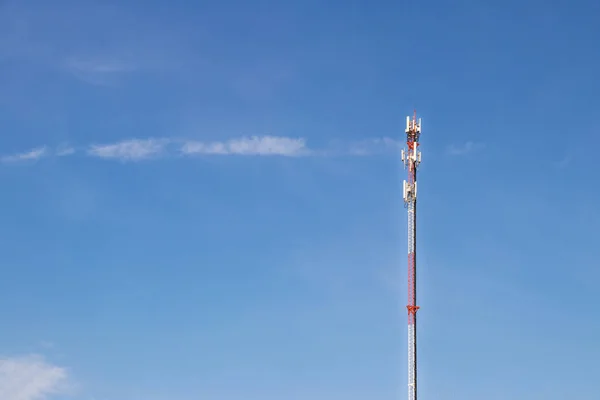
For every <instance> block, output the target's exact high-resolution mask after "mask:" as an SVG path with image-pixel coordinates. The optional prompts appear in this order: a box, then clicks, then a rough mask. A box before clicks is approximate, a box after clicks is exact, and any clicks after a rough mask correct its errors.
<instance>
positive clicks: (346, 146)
mask: <svg viewBox="0 0 600 400" xmlns="http://www.w3.org/2000/svg"><path fill="white" fill-rule="evenodd" d="M401 146H402V143H400V142H398V141H395V140H393V139H390V138H377V139H369V140H363V141H355V142H339V141H338V142H331V143H330V144H329V145H328V146H325V147H322V148H311V147H309V146H308V144H307V140H306V139H305V138H302V137H285V136H245V137H241V138H233V139H229V140H224V141H199V140H181V139H166V138H148V139H127V140H122V141H118V142H115V143H104V144H90V145H87V146H84V147H77V148H76V147H72V146H67V145H64V144H63V145H60V146H56V147H47V146H43V147H38V148H35V149H32V150H29V151H27V152H24V153H19V154H13V155H7V156H4V157H0V160H1V161H2V162H4V163H16V162H24V161H35V160H38V159H40V158H42V157H46V156H48V157H66V156H71V155H74V154H83V155H84V156H88V157H93V158H101V159H106V160H118V161H131V162H133V161H143V160H149V159H156V158H159V157H168V156H181V155H183V156H187V157H193V156H280V157H305V156H318V157H335V156H369V155H377V154H383V153H388V152H395V151H397V150H399V149H400V147H401Z"/></svg>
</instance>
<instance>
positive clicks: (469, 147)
mask: <svg viewBox="0 0 600 400" xmlns="http://www.w3.org/2000/svg"><path fill="white" fill-rule="evenodd" d="M484 147H485V145H484V144H483V143H475V142H472V141H468V142H465V143H463V144H461V145H456V144H452V145H450V146H448V147H447V148H446V153H447V154H449V155H451V156H464V155H466V154H469V153H473V152H474V151H479V150H481V149H483V148H484Z"/></svg>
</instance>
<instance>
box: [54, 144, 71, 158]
mask: <svg viewBox="0 0 600 400" xmlns="http://www.w3.org/2000/svg"><path fill="white" fill-rule="evenodd" d="M74 153H75V148H74V147H71V146H66V145H62V146H58V147H57V148H56V152H55V154H56V156H57V157H64V156H70V155H71V154H74Z"/></svg>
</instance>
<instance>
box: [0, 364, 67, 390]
mask: <svg viewBox="0 0 600 400" xmlns="http://www.w3.org/2000/svg"><path fill="white" fill-rule="evenodd" d="M68 381H69V379H68V373H67V371H66V370H65V369H64V368H61V367H58V366H55V365H52V364H49V363H48V362H46V361H45V360H44V359H43V358H42V357H40V356H26V357H13V358H10V357H5V358H2V357H0V399H2V400H44V399H48V398H49V397H50V396H52V395H58V394H62V393H65V392H66V391H67V387H68V385H69V382H68Z"/></svg>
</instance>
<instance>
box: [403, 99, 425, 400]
mask: <svg viewBox="0 0 600 400" xmlns="http://www.w3.org/2000/svg"><path fill="white" fill-rule="evenodd" d="M405 132H406V145H407V146H408V149H407V150H406V152H405V151H404V150H402V153H401V154H402V161H403V162H404V166H405V168H406V169H407V170H408V180H406V181H404V187H403V196H404V205H405V206H406V208H407V210H408V305H407V306H406V309H407V310H408V400H417V310H418V309H419V306H417V167H418V166H419V164H420V163H421V152H420V151H418V147H419V136H420V135H421V118H419V120H418V121H417V112H416V111H415V113H414V116H413V118H412V120H411V119H410V117H406V131H405Z"/></svg>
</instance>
